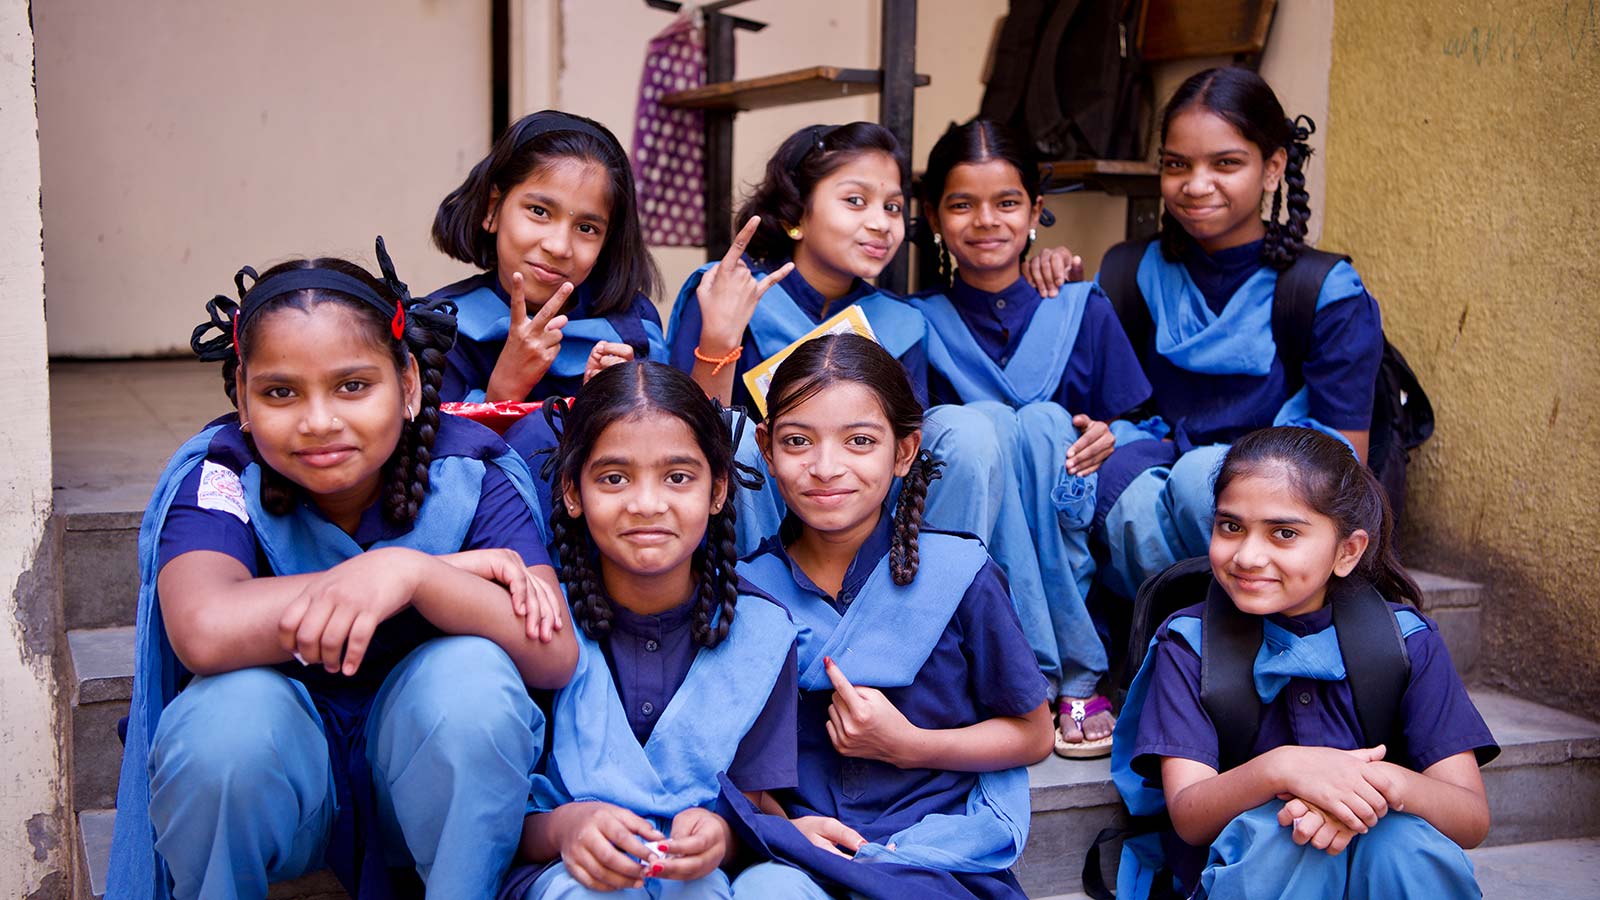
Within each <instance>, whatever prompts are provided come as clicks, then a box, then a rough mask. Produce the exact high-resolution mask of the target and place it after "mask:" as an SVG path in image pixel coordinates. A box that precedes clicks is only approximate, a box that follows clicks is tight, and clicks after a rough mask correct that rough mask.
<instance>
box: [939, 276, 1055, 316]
mask: <svg viewBox="0 0 1600 900" xmlns="http://www.w3.org/2000/svg"><path fill="white" fill-rule="evenodd" d="M1042 299H1043V298H1041V297H1040V296H1039V292H1038V291H1036V290H1034V289H1033V285H1030V284H1028V280H1027V279H1026V278H1023V277H1021V276H1020V275H1019V276H1018V277H1017V280H1016V281H1013V282H1011V284H1010V285H1009V286H1007V287H1006V288H1005V289H1004V290H1002V291H1000V292H998V293H990V292H989V291H984V290H979V289H978V288H975V287H973V286H972V285H970V284H967V283H966V282H965V281H963V280H961V274H960V273H959V272H958V273H956V277H955V278H954V279H952V280H951V282H950V300H951V302H952V303H954V304H955V305H956V308H957V309H960V310H968V309H971V310H974V311H976V310H999V311H1003V313H1004V314H1003V315H1000V316H999V318H1003V319H1009V318H1012V317H1014V316H1018V315H1021V314H1022V312H1023V311H1024V310H1025V311H1027V312H1032V311H1033V309H1034V308H1035V307H1037V306H1038V305H1039V302H1040V301H1041V300H1042ZM1001 300H1003V301H1005V305H1004V306H997V304H996V301H1001Z"/></svg>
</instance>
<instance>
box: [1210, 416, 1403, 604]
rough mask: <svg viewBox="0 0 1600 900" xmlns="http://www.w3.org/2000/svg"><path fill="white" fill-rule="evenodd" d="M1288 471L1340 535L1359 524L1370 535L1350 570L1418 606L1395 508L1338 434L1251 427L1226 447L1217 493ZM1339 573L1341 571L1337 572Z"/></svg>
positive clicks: (1311, 504) (1302, 493)
mask: <svg viewBox="0 0 1600 900" xmlns="http://www.w3.org/2000/svg"><path fill="white" fill-rule="evenodd" d="M1278 472H1282V473H1284V474H1285V477H1286V479H1287V480H1288V482H1289V485H1290V488H1291V489H1292V490H1293V491H1294V492H1295V494H1296V495H1297V496H1298V498H1299V500H1300V502H1302V503H1304V504H1305V505H1306V506H1308V507H1310V508H1311V509H1313V510H1315V511H1316V512H1318V513H1319V514H1321V515H1324V516H1327V517H1328V518H1330V519H1332V520H1333V523H1334V525H1335V526H1336V527H1337V528H1338V530H1339V537H1340V539H1341V540H1342V539H1344V538H1347V537H1349V536H1350V535H1351V534H1354V533H1355V531H1356V529H1360V530H1362V531H1365V532H1366V533H1367V536H1368V542H1367V550H1366V553H1364V554H1362V556H1361V560H1360V561H1359V562H1358V563H1356V567H1355V569H1354V570H1353V571H1352V574H1355V575H1360V576H1362V577H1363V578H1366V579H1367V580H1368V581H1370V582H1372V584H1373V586H1374V587H1376V588H1377V589H1378V592H1379V593H1381V594H1383V596H1384V597H1385V598H1387V599H1389V600H1395V601H1405V602H1407V603H1410V604H1411V605H1413V606H1416V605H1417V604H1418V603H1419V602H1420V601H1421V598H1422V591H1421V590H1420V589H1419V588H1418V587H1417V583H1416V582H1415V581H1413V580H1412V579H1411V576H1410V575H1409V574H1408V573H1407V572H1406V570H1405V567H1404V566H1402V565H1401V564H1400V555H1399V553H1398V552H1397V551H1396V549H1395V534H1394V529H1395V520H1394V513H1393V512H1391V511H1390V509H1389V498H1388V495H1387V494H1386V493H1385V492H1384V490H1383V485H1382V484H1380V483H1379V482H1378V479H1377V477H1376V476H1374V475H1373V474H1372V470H1370V469H1368V468H1367V467H1366V466H1364V465H1362V463H1361V461H1360V460H1359V459H1356V455H1355V454H1354V453H1352V452H1350V448H1349V447H1348V446H1346V445H1345V444H1344V442H1343V441H1340V440H1339V439H1337V438H1334V437H1331V436H1329V435H1326V434H1323V433H1322V432H1320V431H1317V430H1316V429H1313V428H1294V427H1277V428H1263V429H1261V430H1260V431H1253V432H1251V433H1249V434H1247V435H1245V436H1244V437H1242V438H1240V439H1239V440H1237V441H1235V442H1234V444H1233V446H1232V447H1230V448H1229V449H1228V454H1227V456H1226V457H1224V458H1223V461H1222V468H1221V469H1220V470H1219V471H1218V472H1217V480H1216V486H1215V488H1214V490H1215V492H1216V493H1215V496H1216V497H1218V498H1221V496H1222V492H1223V490H1224V489H1225V488H1227V486H1228V485H1229V484H1231V483H1233V481H1234V480H1235V479H1237V478H1239V477H1241V476H1245V475H1259V476H1264V475H1271V474H1275V473H1278ZM1335 577H1337V576H1335Z"/></svg>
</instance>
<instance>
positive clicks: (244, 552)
mask: <svg viewBox="0 0 1600 900" xmlns="http://www.w3.org/2000/svg"><path fill="white" fill-rule="evenodd" d="M219 465H220V463H211V462H209V461H208V462H203V463H201V464H200V465H198V466H195V467H194V470H193V471H191V472H190V473H189V474H188V475H187V476H185V477H184V479H183V483H182V484H180V485H179V486H178V493H177V494H176V495H175V496H174V497H173V499H172V506H171V507H170V508H169V509H168V511H167V518H166V521H164V522H163V523H162V524H161V538H160V543H159V545H158V547H157V549H156V571H158V572H159V571H161V569H162V567H164V566H166V564H167V563H169V562H172V561H173V560H174V559H176V558H177V557H179V556H182V555H183V554H185V553H188V552H190V551H192V550H211V551H214V552H217V553H225V554H227V555H228V556H231V557H233V558H234V559H236V560H238V561H239V563H240V564H241V565H243V566H244V567H245V568H246V569H248V570H249V572H250V576H251V577H252V578H253V577H255V576H257V575H260V574H261V573H260V571H259V569H258V567H257V565H256V560H257V556H258V553H259V548H258V546H257V544H256V533H255V530H254V529H252V528H251V527H250V524H249V523H248V522H246V521H245V520H243V519H240V518H239V517H238V516H236V515H234V514H233V513H231V512H228V511H227V510H224V509H217V508H208V507H206V506H202V505H201V502H202V501H201V499H200V496H199V494H200V476H201V473H202V472H203V471H204V470H205V469H206V467H207V466H219ZM222 476H223V477H224V478H228V477H229V476H231V478H232V481H233V483H235V484H237V483H238V473H237V472H236V471H235V470H234V469H232V468H231V467H228V468H226V472H225V473H222ZM241 491H242V488H241ZM240 496H241V498H242V496H243V494H242V493H241V494H240ZM212 506H213V507H214V506H215V504H212ZM239 508H241V509H242V508H243V506H242V500H241V505H240V507H239Z"/></svg>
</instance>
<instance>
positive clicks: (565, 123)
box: [517, 109, 622, 149]
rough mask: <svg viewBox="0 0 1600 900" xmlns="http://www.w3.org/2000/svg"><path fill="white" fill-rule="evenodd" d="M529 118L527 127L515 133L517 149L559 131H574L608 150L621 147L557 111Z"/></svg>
mask: <svg viewBox="0 0 1600 900" xmlns="http://www.w3.org/2000/svg"><path fill="white" fill-rule="evenodd" d="M529 118H530V119H531V120H532V121H530V122H529V123H528V124H527V125H524V126H523V127H522V131H520V132H518V133H517V148H518V149H521V148H522V147H525V146H527V144H528V142H529V141H531V140H533V139H534V138H536V137H539V136H540V135H544V134H553V133H556V132H561V131H575V132H577V133H578V134H586V135H588V136H590V137H592V138H594V139H595V140H597V141H599V142H600V143H601V144H602V145H604V146H605V147H607V148H608V149H609V148H620V147H621V146H622V145H621V144H619V143H617V139H616V138H615V137H612V136H611V135H608V134H606V133H605V132H603V131H601V130H600V129H598V128H596V127H594V126H593V125H590V124H589V123H588V122H585V121H583V120H582V119H579V118H576V117H574V116H570V115H568V114H566V113H564V112H560V111H559V110H553V109H551V110H545V111H544V112H539V113H534V114H533V115H532V116H529Z"/></svg>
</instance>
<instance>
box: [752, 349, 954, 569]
mask: <svg viewBox="0 0 1600 900" xmlns="http://www.w3.org/2000/svg"><path fill="white" fill-rule="evenodd" d="M835 384H859V385H862V386H863V387H866V388H867V389H868V390H870V391H872V393H873V394H875V395H876V396H877V398H878V404H879V405H880V406H881V407H883V415H884V418H886V419H888V420H889V429H890V431H891V432H892V433H893V434H894V437H895V440H897V441H898V440H901V439H903V438H905V437H906V436H907V435H909V434H911V433H912V432H914V431H917V430H919V429H921V428H922V404H921V403H918V402H917V396H916V394H914V393H912V391H911V381H910V379H908V378H907V377H906V370H905V367H904V366H902V365H901V364H900V361H899V360H897V359H895V358H894V357H893V356H891V355H889V351H887V350H885V349H883V347H882V346H880V345H879V344H878V343H877V342H876V341H873V340H869V339H867V338H864V337H861V336H860V335H857V334H828V335H823V336H822V337H819V338H813V339H811V340H809V341H806V342H805V343H804V344H801V345H800V346H799V347H797V348H796V349H795V351H794V352H793V353H791V354H789V357H788V358H787V359H785V360H784V361H783V362H782V363H780V364H779V365H778V370H777V371H776V372H774V373H773V376H772V384H771V386H770V387H769V388H768V389H767V427H768V429H769V431H768V440H771V439H772V438H771V434H772V433H773V432H772V431H771V429H775V428H776V427H777V425H778V421H779V420H780V419H782V418H783V416H784V414H785V413H788V412H790V411H792V410H793V409H794V408H795V407H797V406H799V405H800V404H802V403H804V402H806V401H807V400H809V399H811V398H812V397H814V396H816V395H817V394H818V393H820V392H821V391H823V390H824V389H826V388H828V387H831V386H832V385H835ZM943 465H944V463H942V462H940V461H938V460H936V459H934V458H933V457H932V456H931V455H930V454H929V453H928V451H926V450H922V451H919V452H918V453H917V458H916V459H915V460H914V461H913V462H912V463H911V471H909V472H907V473H906V477H905V479H904V483H903V484H902V485H901V486H900V499H899V500H897V501H896V502H895V507H894V534H893V536H892V537H891V539H890V543H889V574H890V575H891V576H893V578H894V583H895V584H899V585H906V584H910V583H911V580H912V579H913V578H915V577H917V564H918V557H917V536H918V534H919V533H920V532H921V530H922V511H923V507H924V505H925V504H926V502H927V498H928V485H929V484H930V483H931V482H932V481H933V480H934V479H935V478H938V477H939V469H940V468H941V467H942V466H943Z"/></svg>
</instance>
